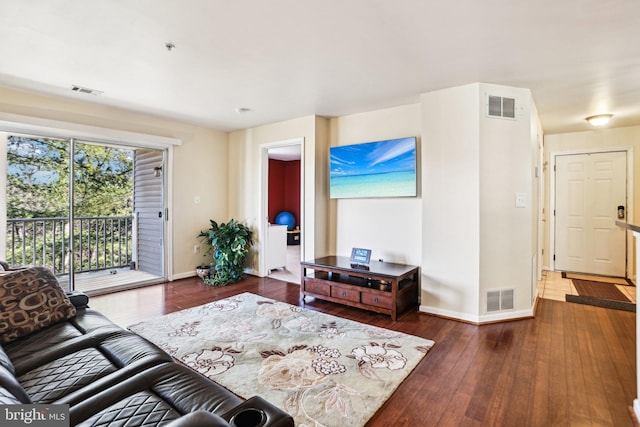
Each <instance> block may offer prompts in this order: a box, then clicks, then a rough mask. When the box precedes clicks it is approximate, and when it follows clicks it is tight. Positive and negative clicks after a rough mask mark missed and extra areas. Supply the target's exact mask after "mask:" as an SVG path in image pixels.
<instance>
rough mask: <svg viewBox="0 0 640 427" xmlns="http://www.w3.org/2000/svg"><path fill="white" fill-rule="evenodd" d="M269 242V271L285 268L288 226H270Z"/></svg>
mask: <svg viewBox="0 0 640 427" xmlns="http://www.w3.org/2000/svg"><path fill="white" fill-rule="evenodd" d="M268 239H269V240H268V241H267V269H268V270H269V271H271V270H273V269H275V268H284V267H285V266H286V265H287V226H286V225H275V224H269V236H268Z"/></svg>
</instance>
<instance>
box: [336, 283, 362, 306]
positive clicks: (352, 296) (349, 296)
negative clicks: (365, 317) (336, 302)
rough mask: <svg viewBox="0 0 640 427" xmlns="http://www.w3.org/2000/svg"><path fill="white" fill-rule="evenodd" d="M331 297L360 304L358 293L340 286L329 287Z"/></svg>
mask: <svg viewBox="0 0 640 427" xmlns="http://www.w3.org/2000/svg"><path fill="white" fill-rule="evenodd" d="M331 296H332V297H334V298H340V299H343V300H347V301H353V302H360V292H359V291H357V290H353V289H347V288H341V287H340V286H332V287H331Z"/></svg>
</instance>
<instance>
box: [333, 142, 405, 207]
mask: <svg viewBox="0 0 640 427" xmlns="http://www.w3.org/2000/svg"><path fill="white" fill-rule="evenodd" d="M329 156H330V173H329V188H330V195H331V198H332V199H346V198H372V197H415V196H416V138H415V137H409V138H399V139H389V140H386V141H376V142H365V143H361V144H353V145H338V146H335V147H331V148H330V149H329Z"/></svg>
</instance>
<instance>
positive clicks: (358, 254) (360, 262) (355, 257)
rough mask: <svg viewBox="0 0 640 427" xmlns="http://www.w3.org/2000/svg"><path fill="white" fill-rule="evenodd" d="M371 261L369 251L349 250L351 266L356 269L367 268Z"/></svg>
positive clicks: (361, 249) (360, 249)
mask: <svg viewBox="0 0 640 427" xmlns="http://www.w3.org/2000/svg"><path fill="white" fill-rule="evenodd" d="M370 260H371V249H363V248H353V249H351V258H350V261H351V265H352V266H358V267H368V266H369V261H370Z"/></svg>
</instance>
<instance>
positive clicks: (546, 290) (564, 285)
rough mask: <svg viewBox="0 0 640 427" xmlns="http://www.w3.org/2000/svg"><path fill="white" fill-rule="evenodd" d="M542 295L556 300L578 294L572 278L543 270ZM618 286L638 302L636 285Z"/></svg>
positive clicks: (562, 299)
mask: <svg viewBox="0 0 640 427" xmlns="http://www.w3.org/2000/svg"><path fill="white" fill-rule="evenodd" d="M539 286H540V297H541V298H545V299H552V300H556V301H565V295H566V294H569V295H578V293H577V292H576V288H575V287H574V286H573V283H572V282H571V279H563V278H562V273H560V272H559V271H543V272H542V280H540V283H539ZM617 288H618V289H620V291H621V292H622V293H623V294H625V295H626V296H627V297H628V298H629V299H630V300H631V302H633V303H635V302H636V287H635V286H628V285H617Z"/></svg>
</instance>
